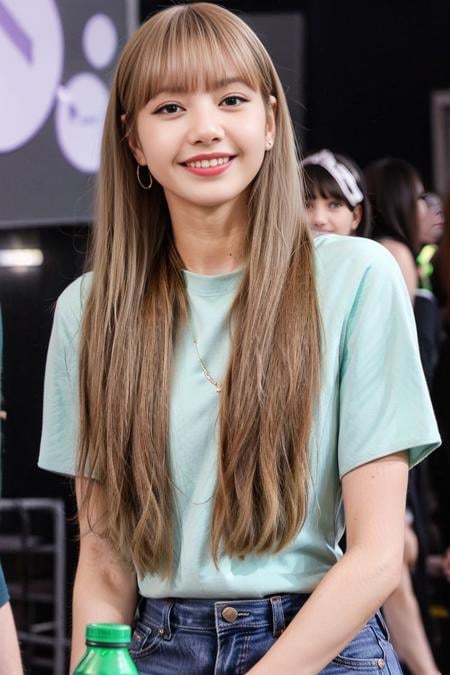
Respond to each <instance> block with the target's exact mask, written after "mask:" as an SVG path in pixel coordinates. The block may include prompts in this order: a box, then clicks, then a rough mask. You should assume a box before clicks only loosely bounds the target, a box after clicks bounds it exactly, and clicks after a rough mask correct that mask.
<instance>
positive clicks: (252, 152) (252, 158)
mask: <svg viewBox="0 0 450 675" xmlns="http://www.w3.org/2000/svg"><path fill="white" fill-rule="evenodd" d="M274 133H275V99H273V98H272V100H271V107H270V109H269V110H268V108H267V106H266V105H265V102H264V100H263V98H262V96H261V94H260V93H259V92H256V91H254V90H253V89H251V88H250V87H248V86H247V85H246V84H245V83H243V82H241V81H239V79H238V78H236V77H235V76H234V74H233V73H232V72H231V73H229V74H228V77H227V80H226V81H225V82H223V81H222V82H217V85H216V86H215V87H214V89H213V90H212V91H194V92H192V91H191V92H180V91H161V92H160V93H158V94H157V95H156V96H154V97H153V98H152V99H151V100H150V101H148V103H147V104H146V105H145V106H144V108H143V109H142V110H141V111H140V112H139V114H138V117H137V139H136V141H135V142H134V143H131V142H130V146H131V148H132V150H133V153H134V155H135V157H136V160H137V161H138V162H139V164H141V165H148V167H149V170H150V172H151V174H152V175H153V176H154V178H155V179H156V180H157V181H158V182H159V183H160V184H161V185H162V187H163V189H164V192H165V194H166V198H167V202H168V205H169V209H171V207H172V206H174V207H178V208H180V207H181V208H186V207H187V206H189V205H193V206H196V207H205V208H212V207H218V206H221V205H223V204H225V203H227V202H233V201H235V200H236V199H237V198H239V197H240V196H242V195H244V194H245V191H246V189H247V188H248V186H249V185H250V183H251V182H252V181H253V179H254V178H255V176H256V174H257V173H258V171H259V169H260V168H261V165H262V162H263V159H264V155H265V152H266V151H268V150H270V148H271V144H270V142H273V138H274Z"/></svg>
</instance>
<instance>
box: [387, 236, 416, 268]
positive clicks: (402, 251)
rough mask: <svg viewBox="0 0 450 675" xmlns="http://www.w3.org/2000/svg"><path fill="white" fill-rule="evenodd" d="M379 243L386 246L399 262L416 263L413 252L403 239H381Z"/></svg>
mask: <svg viewBox="0 0 450 675" xmlns="http://www.w3.org/2000/svg"><path fill="white" fill-rule="evenodd" d="M379 243H380V244H381V245H382V246H383V247H384V248H386V249H387V250H388V251H389V252H390V253H391V254H392V255H393V256H394V258H395V259H396V260H397V261H398V262H399V263H403V264H411V265H414V264H415V262H414V256H413V254H412V253H411V251H410V250H409V248H408V247H407V246H406V244H403V243H402V242H401V241H396V240H395V239H380V241H379Z"/></svg>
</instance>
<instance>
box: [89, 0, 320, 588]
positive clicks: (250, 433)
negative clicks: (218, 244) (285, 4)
mask: <svg viewBox="0 0 450 675" xmlns="http://www.w3.org/2000/svg"><path fill="white" fill-rule="evenodd" d="M230 64H231V65H232V66H233V67H234V68H235V69H236V71H237V73H238V76H239V78H240V79H242V80H243V81H244V82H246V83H247V84H248V85H249V86H251V87H252V88H254V89H255V90H258V91H260V92H261V94H262V96H263V99H264V100H265V101H266V103H267V105H269V97H270V96H271V95H273V96H275V98H276V99H277V110H276V139H275V143H274V147H273V149H272V151H271V152H268V153H266V155H265V158H264V160H263V164H262V166H261V169H260V171H259V172H258V174H257V176H256V177H255V179H254V181H253V183H252V185H251V194H250V198H249V204H248V213H249V225H248V233H247V237H246V249H247V250H246V251H245V254H246V260H247V264H246V268H245V271H244V274H243V278H242V282H241V284H240V287H239V289H238V292H237V295H236V298H235V301H234V303H233V306H232V309H231V313H230V316H231V315H232V316H233V335H232V344H231V356H230V363H229V367H228V371H227V374H226V378H225V382H224V386H223V390H222V394H221V396H220V415H219V422H220V443H219V448H218V475H217V488H216V492H215V496H214V502H213V509H212V521H211V550H212V554H213V557H214V559H215V560H216V562H217V561H218V559H219V557H220V555H222V554H226V555H230V556H245V555H247V554H250V553H256V554H260V553H267V552H277V551H280V550H281V549H282V548H283V547H285V546H286V545H287V544H288V543H289V542H290V541H291V540H292V538H293V537H294V536H295V534H296V533H297V532H298V531H299V529H300V527H301V525H302V523H303V521H304V518H305V512H306V504H307V485H308V438H309V435H310V431H311V426H312V409H313V404H314V399H315V396H316V394H317V391H318V381H319V362H320V358H319V352H320V344H319V343H320V331H319V313H318V305H317V298H316V290H315V282H314V270H313V250H312V242H311V239H310V236H309V233H308V230H307V227H306V224H305V218H304V211H303V209H304V207H303V188H302V180H301V174H300V169H299V164H298V156H297V151H296V143H295V138H294V133H293V129H292V123H291V120H290V116H289V112H288V108H287V104H286V100H285V96H284V93H283V89H282V86H281V83H280V81H279V78H278V76H277V74H276V71H275V68H274V66H273V64H272V62H271V60H270V57H269V56H268V54H267V52H266V50H265V49H264V47H263V46H262V44H261V42H260V41H259V40H258V38H257V37H256V35H255V34H254V33H253V32H252V31H251V30H250V28H249V27H248V26H247V25H246V24H245V23H244V22H243V21H242V20H240V19H239V18H237V17H236V16H234V15H233V14H232V13H231V12H229V11H227V10H225V9H223V8H221V7H219V6H217V5H213V4H209V3H194V4H189V5H176V6H173V7H170V8H169V9H166V10H163V11H161V12H159V13H158V14H155V15H154V16H153V17H152V18H151V19H150V20H148V21H147V22H146V23H145V24H143V25H142V26H141V28H140V29H139V30H138V31H137V32H136V33H135V34H134V35H133V36H132V38H131V39H130V41H129V42H128V44H127V45H126V46H125V48H124V51H123V53H122V56H121V58H120V62H119V65H118V68H117V72H116V76H115V79H114V82H113V85H112V94H111V98H110V102H109V106H108V110H107V115H106V121H105V129H104V137H103V146H102V159H101V170H100V177H99V191H98V209H97V220H96V227H95V232H94V241H93V248H92V259H91V262H92V266H93V270H94V273H93V282H92V288H91V291H90V294H89V296H88V299H87V300H86V304H85V307H84V317H83V324H82V333H81V354H80V435H79V453H78V470H79V472H80V473H81V474H86V473H87V474H88V475H95V476H96V477H98V478H99V480H101V481H102V483H103V484H104V486H105V490H106V494H107V496H108V503H107V506H106V512H105V519H106V520H105V525H104V529H103V534H104V536H106V537H108V538H109V540H110V541H111V543H112V544H113V545H114V546H115V548H116V550H117V551H119V552H120V553H121V554H122V555H123V556H124V557H125V558H126V559H128V560H129V561H132V562H133V563H134V565H135V566H136V569H137V570H138V572H139V573H140V574H145V573H150V574H155V573H158V574H161V575H162V576H170V575H171V573H172V572H173V543H172V540H173V528H174V491H173V486H172V482H171V476H170V470H169V448H168V425H169V397H170V377H171V369H172V365H173V352H174V344H175V339H176V336H177V332H178V331H179V330H182V329H183V327H184V326H185V321H186V313H187V307H188V300H187V294H186V289H185V286H184V283H183V277H182V273H181V268H182V265H183V263H182V261H181V260H180V258H179V256H178V253H177V251H176V249H175V246H174V243H173V240H172V232H171V225H170V217H169V212H168V208H167V203H166V200H165V196H164V192H163V189H162V187H161V186H160V185H159V184H158V183H157V182H156V181H155V183H154V185H153V187H152V188H151V190H147V191H144V190H142V189H141V188H139V186H138V184H137V181H136V163H135V160H134V158H133V156H132V153H131V151H130V149H129V146H128V136H129V135H130V134H131V135H133V134H136V126H135V125H136V116H137V113H138V112H139V111H140V110H141V109H142V107H143V106H144V105H145V104H146V103H147V101H148V100H149V99H150V98H151V97H152V96H153V95H154V94H155V93H156V92H157V91H158V90H159V89H160V87H161V86H162V85H164V86H165V87H168V88H169V89H171V88H177V87H181V88H184V89H187V90H196V89H198V88H201V87H205V88H206V89H208V88H209V87H210V86H212V83H213V82H216V81H217V79H218V77H220V76H221V75H223V77H225V76H226V71H227V66H230ZM123 115H126V129H125V130H124V127H123ZM211 423H213V421H211ZM88 484H89V485H92V481H88ZM90 498H91V487H89V488H88V489H87V491H86V492H85V494H84V500H85V501H84V504H85V507H86V508H87V509H88V512H89V503H90Z"/></svg>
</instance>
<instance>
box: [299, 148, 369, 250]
mask: <svg viewBox="0 0 450 675" xmlns="http://www.w3.org/2000/svg"><path fill="white" fill-rule="evenodd" d="M302 165H303V170H304V179H305V189H306V195H305V197H306V216H307V219H308V224H309V226H310V228H311V229H312V230H313V231H314V232H316V233H318V234H326V233H333V234H341V235H350V234H356V235H359V236H361V237H364V236H369V232H370V222H371V209H370V201H369V199H368V196H367V193H366V188H365V183H364V177H363V175H362V172H361V171H360V169H359V168H358V167H357V165H356V164H355V163H354V162H353V161H352V160H350V159H349V158H348V157H344V156H343V155H337V154H334V153H332V152H331V151H330V150H321V151H320V152H315V153H314V154H311V155H308V156H307V157H305V159H304V160H303V162H302Z"/></svg>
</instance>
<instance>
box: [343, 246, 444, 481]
mask: <svg viewBox="0 0 450 675" xmlns="http://www.w3.org/2000/svg"><path fill="white" fill-rule="evenodd" d="M370 252H371V259H370V260H369V261H368V264H367V267H366V269H365V271H364V273H363V274H362V275H361V280H360V283H359V285H358V287H357V291H356V294H355V297H354V301H353V304H352V307H351V310H350V312H349V315H348V318H347V322H346V326H345V329H344V339H343V342H342V351H341V363H340V378H339V379H340V391H339V436H338V462H339V475H340V477H341V478H342V476H343V475H344V474H346V473H347V472H348V471H351V470H352V469H354V468H356V467H357V466H360V465H361V464H365V463H366V462H369V461H372V460H374V459H377V458H379V457H383V456H386V455H389V454H392V453H394V452H398V451H401V450H407V451H408V452H409V465H410V467H412V466H414V465H415V464H417V463H418V462H420V461H421V460H422V459H423V458H424V457H426V456H427V455H428V454H429V453H430V452H431V451H432V450H434V449H435V448H436V447H438V445H439V444H440V437H439V432H438V429H437V425H436V420H435V417H434V413H433V408H432V405H431V401H430V396H429V393H428V388H427V385H426V382H425V377H424V374H423V369H422V365H421V362H420V356H419V348H418V343H417V331H416V326H415V322H414V315H413V310H412V305H411V302H410V299H409V296H408V292H407V290H406V286H405V283H404V281H403V277H402V275H401V271H400V269H399V267H398V265H397V263H396V261H395V259H394V258H393V257H392V255H391V254H390V253H389V252H388V251H386V250H385V249H383V248H382V247H381V246H377V247H373V248H372V247H371V249H370Z"/></svg>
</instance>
